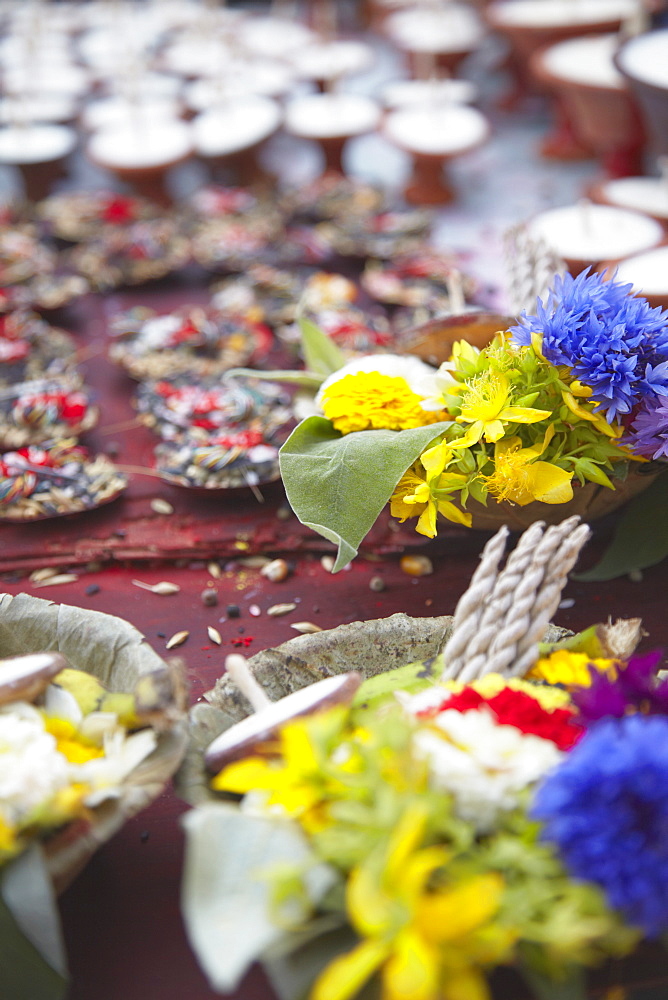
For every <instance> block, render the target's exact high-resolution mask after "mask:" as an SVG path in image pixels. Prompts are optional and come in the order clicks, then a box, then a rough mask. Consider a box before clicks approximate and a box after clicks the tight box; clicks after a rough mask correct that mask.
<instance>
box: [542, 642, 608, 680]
mask: <svg viewBox="0 0 668 1000" xmlns="http://www.w3.org/2000/svg"><path fill="white" fill-rule="evenodd" d="M618 667H619V664H618V661H617V660H608V659H604V658H599V659H592V658H591V657H590V656H587V654H586V653H574V652H571V651H570V650H568V649H557V650H555V651H554V652H553V653H550V655H549V656H544V657H542V658H541V659H540V660H538V662H537V663H536V664H535V666H533V667H532V668H531V670H530V671H529V673H528V674H527V677H528V678H534V679H535V680H542V681H547V682H548V684H564V685H565V686H566V687H590V686H591V673H590V668H593V669H594V670H598V672H599V673H601V674H605V673H611V674H612V677H613V678H614V677H616V675H617V670H618Z"/></svg>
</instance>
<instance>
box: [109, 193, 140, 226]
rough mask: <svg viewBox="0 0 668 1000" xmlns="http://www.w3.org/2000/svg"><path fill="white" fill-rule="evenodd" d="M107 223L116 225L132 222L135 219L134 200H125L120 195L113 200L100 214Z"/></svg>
mask: <svg viewBox="0 0 668 1000" xmlns="http://www.w3.org/2000/svg"><path fill="white" fill-rule="evenodd" d="M100 215H101V217H102V219H103V220H104V221H105V222H112V223H114V224H115V225H119V224H122V223H123V222H132V220H133V219H134V218H135V215H136V212H135V203H134V200H133V199H132V198H123V197H122V196H121V195H119V196H118V197H116V198H111V199H110V200H109V201H108V202H107V203H106V205H105V206H104V208H103V209H102V211H101V213H100Z"/></svg>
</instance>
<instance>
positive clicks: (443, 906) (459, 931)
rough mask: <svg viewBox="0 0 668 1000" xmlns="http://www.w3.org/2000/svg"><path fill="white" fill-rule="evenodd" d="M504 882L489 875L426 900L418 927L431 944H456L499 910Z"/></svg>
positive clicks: (421, 907)
mask: <svg viewBox="0 0 668 1000" xmlns="http://www.w3.org/2000/svg"><path fill="white" fill-rule="evenodd" d="M502 890H503V879H502V878H501V876H500V875H495V874H493V873H490V874H488V875H479V876H476V877H475V878H472V879H469V880H468V881H467V882H464V883H463V884H462V885H458V886H455V887H454V889H446V890H443V891H441V892H434V893H432V894H431V895H428V896H424V897H423V898H422V900H421V902H420V907H419V912H418V926H419V929H420V931H421V932H422V933H423V934H424V935H425V937H426V938H427V939H428V940H432V941H456V940H457V939H458V938H461V937H464V936H465V935H466V934H470V933H471V932H472V931H475V930H476V929H477V928H478V927H480V926H482V925H483V924H485V923H487V922H488V921H489V920H490V919H491V918H492V917H493V916H494V914H495V913H496V911H497V910H498V908H499V902H500V899H501V892H502Z"/></svg>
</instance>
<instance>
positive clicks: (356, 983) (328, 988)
mask: <svg viewBox="0 0 668 1000" xmlns="http://www.w3.org/2000/svg"><path fill="white" fill-rule="evenodd" d="M389 950H390V948H389V945H388V944H386V943H385V942H383V941H363V942H362V944H359V945H358V946H357V947H356V948H354V949H353V950H352V951H349V952H348V953H347V954H346V955H339V957H338V958H335V959H334V961H333V962H330V964H329V965H328V966H327V968H326V969H325V971H324V972H322V973H321V974H320V976H319V977H318V978H317V980H316V982H315V985H314V987H313V990H312V991H311V996H310V1000H349V998H350V997H353V996H355V994H356V993H358V992H359V990H360V989H361V988H362V986H364V984H365V983H366V981H367V980H368V979H370V977H371V976H372V975H373V974H374V972H375V971H376V970H377V969H378V968H379V967H380V966H381V965H382V964H383V962H384V961H385V959H386V958H387V956H388V954H389Z"/></svg>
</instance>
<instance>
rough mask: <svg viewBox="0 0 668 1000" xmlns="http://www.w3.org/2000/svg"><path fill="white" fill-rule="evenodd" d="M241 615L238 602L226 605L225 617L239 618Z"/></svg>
mask: <svg viewBox="0 0 668 1000" xmlns="http://www.w3.org/2000/svg"><path fill="white" fill-rule="evenodd" d="M240 616H241V609H240V608H239V605H238V604H228V605H227V617H228V618H239V617H240Z"/></svg>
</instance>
